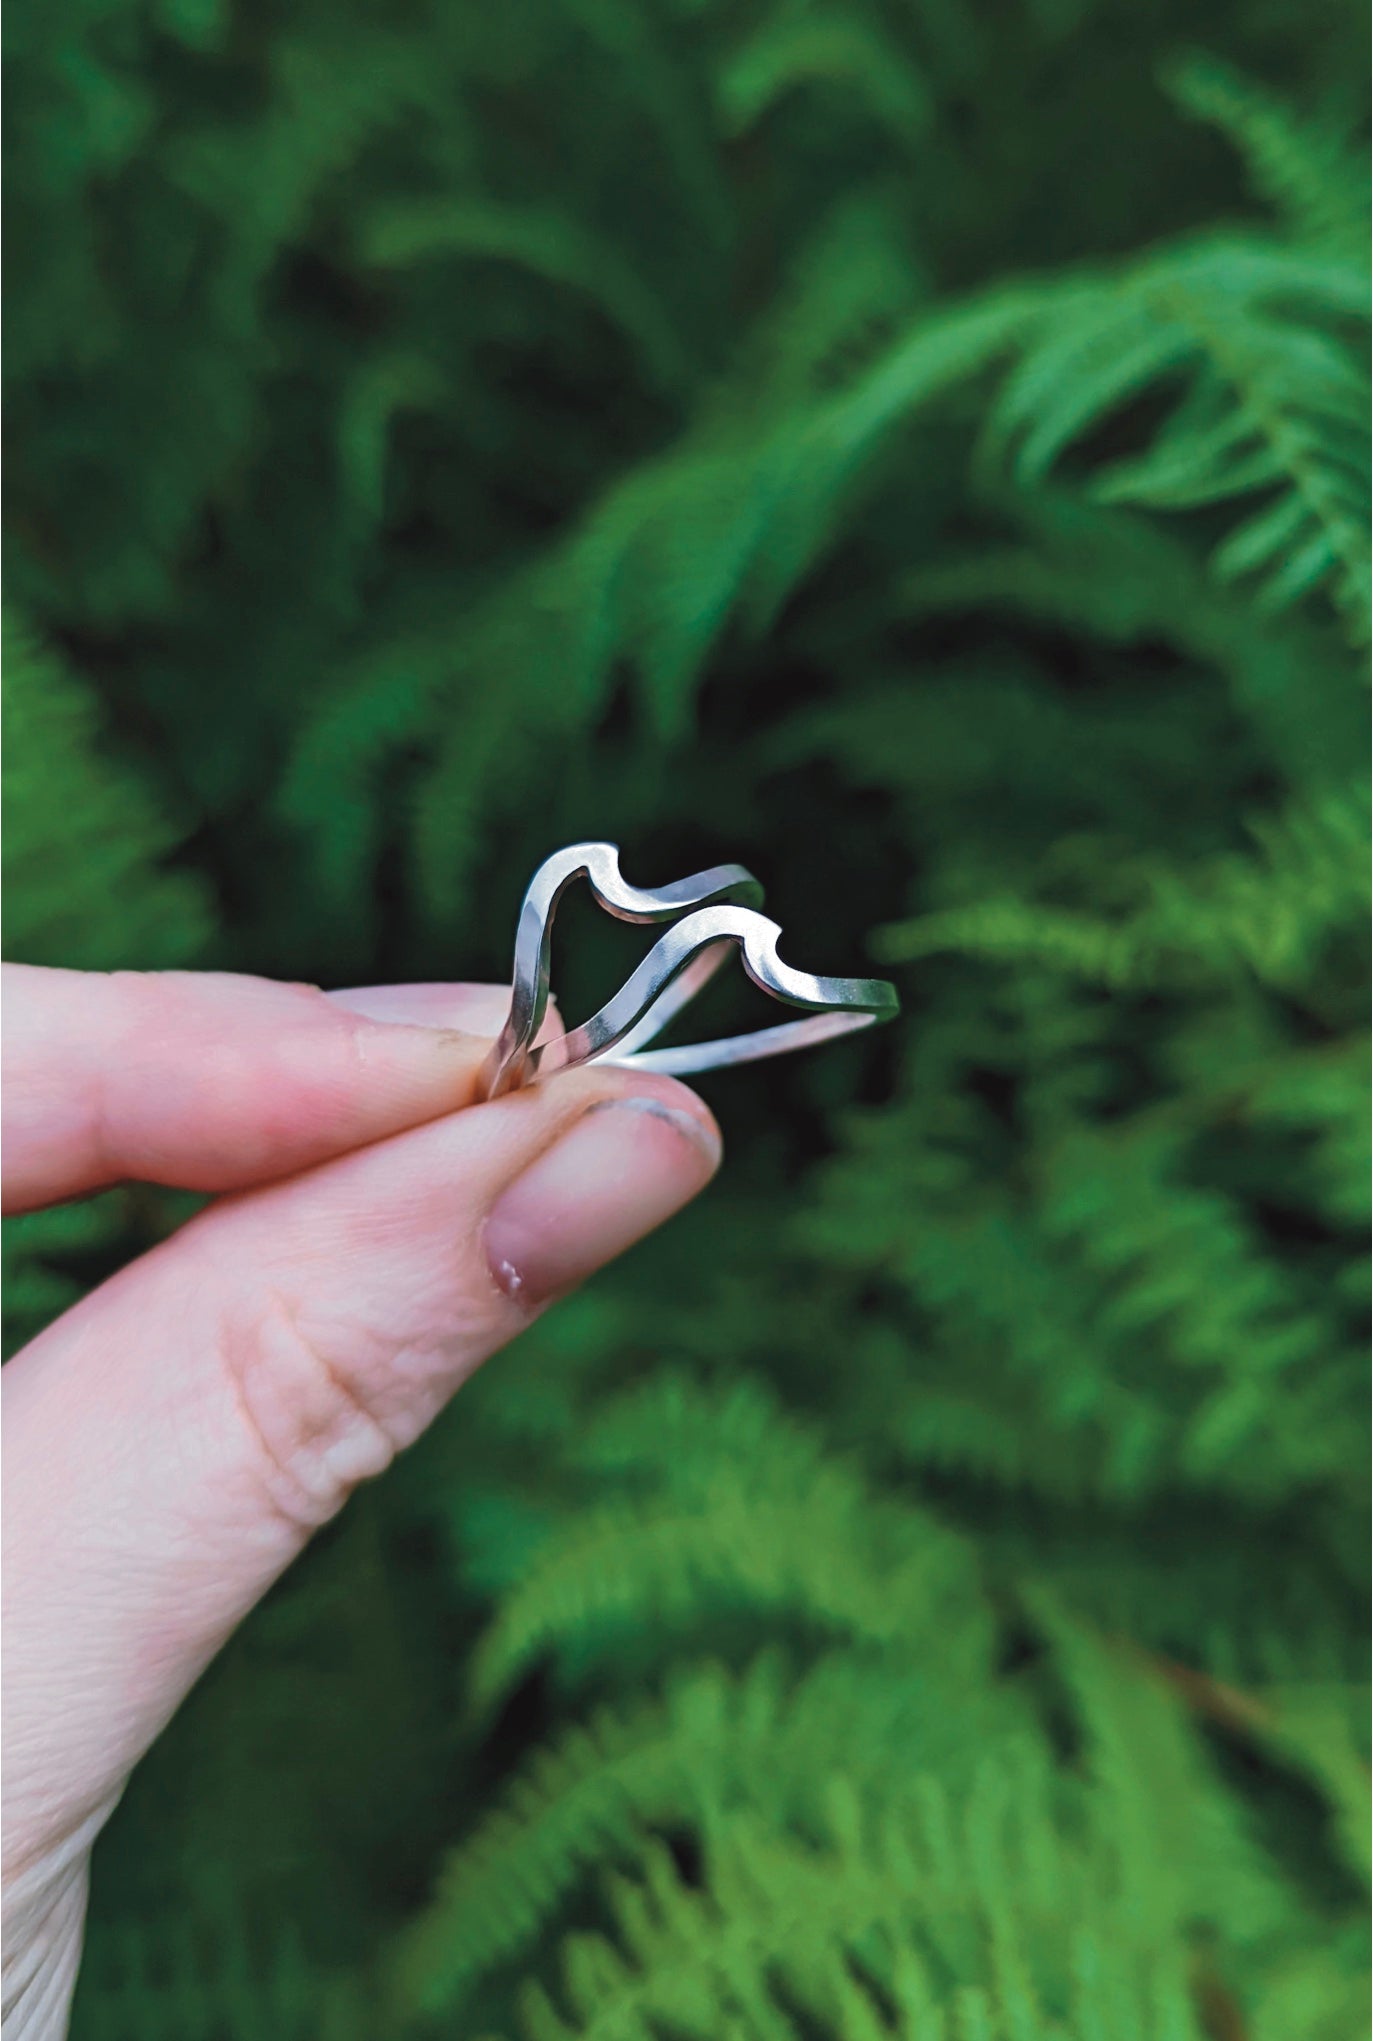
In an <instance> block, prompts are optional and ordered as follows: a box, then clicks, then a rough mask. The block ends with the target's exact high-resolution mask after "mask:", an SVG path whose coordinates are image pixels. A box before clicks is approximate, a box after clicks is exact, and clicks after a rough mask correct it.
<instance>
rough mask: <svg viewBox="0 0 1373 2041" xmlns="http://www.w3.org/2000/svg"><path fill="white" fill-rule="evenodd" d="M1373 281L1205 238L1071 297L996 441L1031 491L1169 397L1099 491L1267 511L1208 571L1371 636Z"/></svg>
mask: <svg viewBox="0 0 1373 2041" xmlns="http://www.w3.org/2000/svg"><path fill="white" fill-rule="evenodd" d="M1367 298H1368V291H1367V283H1366V280H1365V279H1364V278H1362V277H1361V276H1360V274H1359V272H1358V271H1357V270H1355V269H1353V268H1352V267H1351V266H1350V265H1348V264H1344V263H1340V262H1338V261H1333V260H1326V261H1322V260H1321V259H1319V258H1317V257H1315V256H1308V255H1304V254H1301V253H1298V252H1294V251H1288V250H1285V249H1283V248H1281V247H1277V246H1266V245H1264V244H1263V243H1261V242H1257V241H1254V242H1244V241H1240V240H1238V239H1230V240H1202V241H1198V242H1196V243H1193V244H1191V245H1187V246H1183V247H1180V248H1178V249H1170V250H1166V251H1164V252H1163V253H1162V254H1159V255H1157V256H1154V257H1152V258H1150V259H1148V260H1146V261H1145V262H1143V263H1141V264H1140V265H1139V266H1138V267H1136V268H1134V269H1131V270H1127V271H1124V272H1121V273H1118V274H1117V275H1116V276H1114V277H1107V278H1102V279H1101V280H1100V281H1099V282H1097V283H1092V282H1083V283H1082V284H1079V285H1075V286H1072V287H1070V288H1069V289H1068V290H1066V291H1065V292H1064V293H1063V295H1062V297H1061V298H1060V301H1059V304H1058V307H1057V310H1056V313H1055V316H1054V317H1053V318H1052V319H1051V320H1049V321H1048V322H1046V324H1045V326H1044V327H1043V328H1042V329H1041V331H1040V332H1039V334H1037V335H1035V336H1033V337H1032V338H1031V339H1030V341H1029V344H1028V345H1027V346H1026V348H1025V349H1024V351H1023V354H1022V357H1021V359H1020V361H1019V363H1018V364H1017V366H1016V368H1015V369H1014V371H1013V372H1012V374H1011V375H1010V376H1009V377H1008V378H1007V380H1006V383H1005V385H1004V387H1003V389H1002V390H1001V392H1000V395H999V396H998V399H997V402H996V405H995V407H994V409H993V412H992V415H991V420H990V423H989V435H990V442H991V444H992V445H993V446H997V445H1001V446H1006V447H1010V448H1012V449H1013V450H1014V456H1015V472H1016V474H1017V476H1018V478H1019V479H1020V481H1021V483H1022V484H1024V485H1029V484H1033V483H1037V482H1039V481H1040V480H1041V479H1042V478H1043V477H1044V476H1046V475H1047V474H1048V473H1049V472H1050V470H1051V469H1052V468H1054V467H1055V466H1056V465H1057V464H1058V463H1059V462H1060V461H1061V460H1062V459H1063V458H1064V456H1065V455H1066V454H1067V453H1068V452H1069V450H1070V449H1072V448H1074V447H1075V446H1077V445H1078V444H1079V443H1080V442H1082V441H1083V440H1084V439H1086V438H1087V436H1088V435H1089V434H1090V433H1092V432H1094V431H1096V430H1097V429H1099V428H1100V427H1101V426H1102V424H1103V423H1104V422H1106V421H1108V420H1110V419H1112V418H1113V417H1115V416H1117V415H1118V414H1120V413H1121V412H1122V411H1123V410H1125V409H1126V408H1127V407H1129V406H1131V405H1134V404H1137V403H1138V401H1139V399H1140V398H1141V397H1142V396H1144V395H1146V394H1151V393H1155V392H1159V393H1161V394H1162V395H1163V396H1164V397H1165V398H1166V399H1169V400H1171V409H1170V412H1169V414H1168V417H1167V420H1166V422H1165V424H1164V426H1163V428H1162V430H1161V431H1160V432H1158V433H1157V434H1156V435H1155V437H1154V440H1153V443H1152V445H1151V446H1150V448H1149V450H1148V451H1147V452H1145V453H1144V454H1142V455H1141V456H1139V457H1138V458H1136V459H1134V460H1125V461H1116V462H1114V463H1113V464H1111V465H1109V466H1107V467H1106V468H1105V469H1104V470H1103V471H1102V472H1101V473H1100V474H1099V476H1098V478H1097V480H1096V482H1095V484H1094V489H1095V493H1097V494H1098V495H1099V496H1100V498H1101V500H1102V501H1104V502H1109V503H1137V504H1142V505H1145V506H1149V507H1153V508H1172V509H1188V510H1195V509H1199V508H1203V507H1206V506H1210V505H1214V504H1225V503H1230V502H1237V501H1239V500H1241V499H1245V498H1254V497H1257V498H1258V499H1259V503H1258V507H1257V508H1255V509H1254V510H1253V511H1252V512H1251V513H1250V514H1249V515H1248V516H1247V517H1246V518H1245V519H1244V521H1243V522H1242V523H1240V524H1239V525H1238V526H1237V527H1236V528H1235V529H1234V530H1233V531H1232V532H1231V534H1230V537H1229V538H1228V539H1227V540H1225V542H1224V543H1223V544H1222V545H1221V546H1220V547H1219V548H1218V550H1217V551H1216V553H1215V555H1214V556H1213V567H1214V571H1215V572H1216V573H1217V574H1218V575H1219V576H1220V577H1221V578H1222V579H1228V578H1238V577H1240V576H1246V575H1254V576H1258V577H1261V593H1262V599H1263V601H1264V602H1265V603H1266V604H1267V605H1268V606H1269V607H1270V608H1271V609H1273V610H1280V609H1284V608H1287V607H1290V606H1291V605H1292V604H1294V603H1295V602H1297V601H1298V600H1300V599H1301V598H1303V597H1304V596H1306V595H1308V594H1310V593H1311V592H1312V591H1314V590H1317V589H1325V590H1328V592H1329V593H1330V595H1331V597H1332V599H1333V601H1334V602H1335V603H1336V605H1337V607H1338V608H1339V609H1340V610H1341V611H1342V612H1343V614H1344V615H1345V617H1346V618H1347V620H1348V622H1349V623H1350V625H1351V627H1352V628H1353V629H1354V630H1355V631H1356V632H1358V633H1361V634H1362V635H1363V636H1366V635H1367V628H1368V616H1369V599H1370V598H1369V566H1368V557H1367V553H1368V549H1367V544H1366V539H1365V534H1366V531H1367V527H1368V449H1367V430H1366V426H1367V417H1368V401H1369V399H1368V380H1367V375H1366V372H1365V369H1364V366H1363V361H1362V357H1361V355H1360V354H1359V353H1358V351H1357V344H1356V341H1355V338H1354V334H1355V330H1356V327H1357V324H1358V322H1359V321H1361V320H1366V318H1367Z"/></svg>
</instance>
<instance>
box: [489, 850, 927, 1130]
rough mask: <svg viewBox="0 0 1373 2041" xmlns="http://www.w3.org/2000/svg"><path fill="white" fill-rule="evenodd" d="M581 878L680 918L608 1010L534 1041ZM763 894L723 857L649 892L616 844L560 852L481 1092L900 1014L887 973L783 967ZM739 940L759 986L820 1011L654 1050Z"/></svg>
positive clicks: (721, 1057) (528, 906) (533, 889)
mask: <svg viewBox="0 0 1373 2041" xmlns="http://www.w3.org/2000/svg"><path fill="white" fill-rule="evenodd" d="M579 878H586V879H588V880H589V881H590V884H591V890H592V893H593V895H594V896H595V898H596V900H597V901H598V902H599V903H600V905H601V906H602V907H604V908H605V909H606V910H607V912H608V913H610V914H613V915H614V916H615V917H616V918H617V919H618V920H620V921H634V922H657V921H667V922H671V923H672V926H671V927H670V928H669V929H668V930H667V932H666V933H665V934H664V935H661V936H659V938H658V940H657V942H656V943H654V945H653V947H652V949H651V950H650V951H649V953H648V955H647V956H646V957H645V958H644V960H643V962H642V963H641V964H640V965H639V967H638V969H637V970H636V971H634V972H633V973H632V974H631V975H630V977H629V978H628V979H627V980H626V981H625V983H624V984H623V985H622V986H621V988H620V990H619V991H618V992H617V993H616V994H615V997H614V998H613V999H610V1000H607V1002H606V1004H605V1005H604V1006H603V1007H602V1008H601V1010H600V1012H599V1013H596V1014H593V1015H592V1017H591V1019H590V1020H589V1021H585V1022H583V1024H582V1026H581V1027H578V1028H572V1029H571V1030H569V1032H568V1033H567V1034H565V1035H562V1036H560V1037H559V1038H558V1039H557V1040H555V1041H552V1042H548V1043H545V1044H544V1045H543V1046H542V1047H538V1048H536V1047H535V1046H534V1044H535V1039H536V1037H537V1035H538V1032H539V1029H540V1028H541V1026H542V1025H543V1021H544V1016H545V1014H546V1012H547V1010H548V996H549V994H548V981H549V961H550V952H551V948H552V933H553V918H554V916H555V914H556V913H557V909H558V902H559V900H560V899H561V897H562V895H563V893H564V892H565V891H566V890H567V888H568V887H569V886H570V885H571V884H572V883H573V882H574V880H576V879H579ZM762 897H763V889H762V887H761V886H760V885H759V884H758V881H757V880H756V879H755V878H754V877H753V876H752V875H751V873H749V872H746V871H745V870H744V868H743V866H742V865H715V866H712V868H711V869H710V870H709V871H708V872H697V873H695V874H694V875H693V876H692V877H691V878H689V879H678V880H677V881H676V882H675V883H674V884H672V885H670V886H658V887H654V888H651V889H644V888H640V887H638V886H631V885H629V884H628V883H627V882H626V881H625V879H623V878H622V877H621V874H620V860H619V852H618V850H617V849H616V847H615V845H614V844H613V843H577V844H572V845H570V846H569V847H568V848H567V849H566V850H560V851H555V852H554V853H553V855H552V857H550V858H546V859H545V860H544V862H543V863H542V864H541V865H540V866H539V869H538V871H537V872H536V873H535V874H534V878H533V880H532V882H531V884H530V887H529V891H528V892H527V893H526V895H525V898H524V905H523V907H522V908H521V910H520V920H519V927H518V930H517V931H516V936H515V972H514V980H513V983H512V987H511V995H510V1013H509V1016H508V1018H507V1020H506V1023H505V1026H504V1028H503V1029H502V1031H501V1034H500V1037H499V1039H498V1040H497V1042H496V1044H495V1046H494V1047H493V1049H492V1051H491V1055H490V1057H489V1058H488V1060H487V1065H486V1069H485V1072H484V1074H483V1096H484V1097H486V1098H499V1097H500V1096H501V1095H502V1093H504V1092H507V1091H515V1090H517V1089H518V1088H519V1087H520V1086H522V1085H525V1084H531V1083H532V1082H533V1081H534V1079H535V1077H547V1076H551V1075H552V1074H553V1072H555V1071H558V1070H567V1069H571V1068H573V1067H574V1066H576V1065H578V1064H582V1063H593V1062H602V1063H615V1064H627V1065H629V1066H630V1067H632V1068H634V1069H636V1070H664V1071H669V1072H671V1073H672V1074H673V1075H674V1076H686V1075H688V1074H689V1073H691V1072H693V1071H697V1070H715V1069H718V1068H720V1067H721V1066H722V1065H725V1064H731V1063H751V1062H753V1061H754V1060H755V1059H756V1058H758V1057H761V1056H780V1055H784V1054H786V1053H787V1052H788V1051H790V1050H792V1049H804V1048H809V1047H811V1046H812V1045H813V1044H815V1043H818V1042H827V1041H831V1040H833V1039H834V1037H835V1036H836V1035H846V1034H850V1033H852V1032H853V1031H854V1030H855V1029H856V1028H866V1027H871V1026H872V1025H873V1024H874V1023H875V1022H878V1021H886V1020H892V1019H893V1018H894V1017H895V1015H896V1013H897V1011H898V1001H897V997H896V990H895V987H894V986H891V985H888V984H887V983H886V981H885V980H884V979H881V978H815V977H812V976H811V974H810V972H808V971H797V970H794V969H793V968H792V966H791V965H790V964H784V963H783V961H782V959H781V958H780V957H779V956H778V954H777V943H778V939H779V937H780V936H781V933H782V931H781V929H780V928H779V927H778V925H777V923H776V922H775V921H769V920H768V918H767V916H766V915H763V914H759V913H758V912H757V907H758V904H759V902H761V900H762ZM678 917H680V918H678ZM732 947H737V949H738V950H739V954H740V957H741V959H742V962H743V966H744V969H745V971H746V972H747V973H748V976H749V977H750V978H751V979H752V980H753V983H754V984H755V985H757V986H758V987H759V988H760V990H761V991H763V992H767V993H770V994H771V995H772V997H773V998H774V999H779V1000H781V1001H782V1003H783V1004H784V1005H786V1006H798V1007H802V1008H804V1009H805V1010H806V1011H807V1012H808V1013H809V1014H810V1015H811V1018H810V1019H809V1020H799V1021H787V1022H784V1023H783V1025H782V1026H781V1027H774V1028H760V1029H758V1030H757V1031H756V1032H755V1033H753V1034H747V1035H731V1036H729V1037H728V1038H727V1039H725V1040H721V1041H716V1042H693V1043H691V1044H689V1045H687V1046H686V1047H684V1048H680V1049H654V1050H650V1049H649V1048H648V1044H649V1043H650V1042H652V1041H654V1040H655V1039H656V1038H657V1036H658V1035H659V1034H661V1032H662V1030H663V1029H664V1028H665V1027H666V1026H667V1024H668V1022H669V1021H670V1020H672V1019H673V1018H674V1017H675V1016H676V1015H677V1014H679V1013H680V1012H681V1011H682V1008H683V1007H684V1006H686V1005H687V1004H688V1002H689V1001H690V1000H692V999H694V998H695V996H696V994H697V993H698V992H699V991H700V990H701V987H702V986H703V985H704V984H705V983H706V982H707V980H708V979H709V978H711V977H712V976H713V975H714V973H715V972H716V971H717V970H718V969H719V968H720V966H721V964H723V963H724V961H725V959H726V958H727V957H728V955H729V953H730V950H731V948H732Z"/></svg>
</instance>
